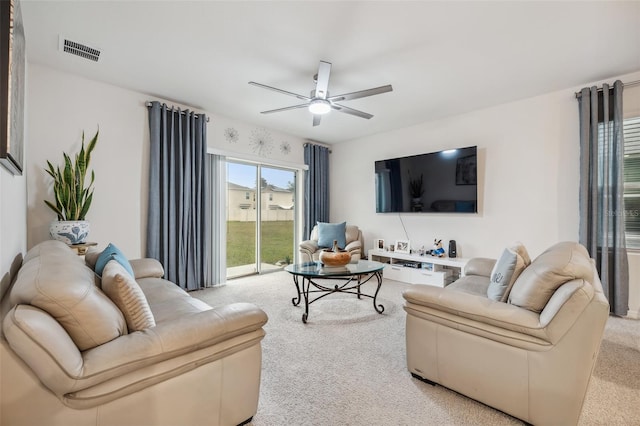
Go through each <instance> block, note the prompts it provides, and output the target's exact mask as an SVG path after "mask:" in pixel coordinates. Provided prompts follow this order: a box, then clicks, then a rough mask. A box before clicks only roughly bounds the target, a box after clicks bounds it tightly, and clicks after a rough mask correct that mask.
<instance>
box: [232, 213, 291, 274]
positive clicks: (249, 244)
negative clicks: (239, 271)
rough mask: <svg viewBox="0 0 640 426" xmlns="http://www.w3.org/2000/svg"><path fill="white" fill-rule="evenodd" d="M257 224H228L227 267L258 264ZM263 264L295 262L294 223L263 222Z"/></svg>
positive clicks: (289, 221)
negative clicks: (282, 261)
mask: <svg viewBox="0 0 640 426" xmlns="http://www.w3.org/2000/svg"><path fill="white" fill-rule="evenodd" d="M255 246H256V223H255V222H227V267H233V266H240V265H248V264H253V263H256V256H255ZM261 257H262V262H263V263H271V264H274V263H276V262H278V261H279V260H286V259H287V258H288V259H289V261H290V262H291V261H293V221H292V220H288V221H274V222H262V256H261Z"/></svg>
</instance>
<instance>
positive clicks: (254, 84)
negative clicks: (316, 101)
mask: <svg viewBox="0 0 640 426" xmlns="http://www.w3.org/2000/svg"><path fill="white" fill-rule="evenodd" d="M249 84H251V85H253V86H258V87H262V88H263V89H269V90H273V91H274V92H278V93H282V94H283V95H289V96H295V97H296V98H298V99H302V100H303V101H310V100H311V98H310V97H308V96H302V95H298V94H297V93H293V92H287V91H286V90H282V89H276V88H275V87H271V86H267V85H266V84H260V83H256V82H255V81H250V82H249Z"/></svg>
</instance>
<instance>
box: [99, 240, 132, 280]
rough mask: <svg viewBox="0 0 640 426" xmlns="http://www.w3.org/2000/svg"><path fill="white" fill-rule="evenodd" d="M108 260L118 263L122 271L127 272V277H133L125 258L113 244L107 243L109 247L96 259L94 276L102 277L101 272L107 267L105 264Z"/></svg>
mask: <svg viewBox="0 0 640 426" xmlns="http://www.w3.org/2000/svg"><path fill="white" fill-rule="evenodd" d="M110 260H116V261H118V263H120V264H121V265H122V266H123V267H124V269H126V270H127V272H128V273H129V275H131V276H132V277H133V276H134V274H133V269H132V268H131V264H130V263H129V261H128V260H127V257H126V256H125V255H124V253H122V251H121V250H120V249H119V248H118V247H116V246H115V244H113V243H109V245H108V246H107V247H106V248H105V249H104V250H103V251H102V253H100V255H99V256H98V258H97V259H96V267H95V272H96V274H98V275H99V276H102V271H103V270H104V267H105V266H107V263H108V262H109V261H110Z"/></svg>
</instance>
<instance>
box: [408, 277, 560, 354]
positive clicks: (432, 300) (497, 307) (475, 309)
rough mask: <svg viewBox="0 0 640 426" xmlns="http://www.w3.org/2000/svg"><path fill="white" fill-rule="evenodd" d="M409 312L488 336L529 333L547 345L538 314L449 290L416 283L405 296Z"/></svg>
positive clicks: (547, 339)
mask: <svg viewBox="0 0 640 426" xmlns="http://www.w3.org/2000/svg"><path fill="white" fill-rule="evenodd" d="M402 296H403V297H404V299H405V300H406V302H407V303H406V304H405V310H406V311H407V313H409V314H411V313H415V314H417V315H418V316H422V315H426V316H428V317H433V318H436V319H441V320H447V321H452V322H454V323H457V324H458V325H460V324H465V325H471V327H472V328H474V329H476V330H478V331H480V332H482V333H488V334H492V333H493V334H501V335H503V334H507V335H511V336H513V335H514V333H515V334H526V335H528V336H531V337H534V338H535V339H532V340H536V341H538V343H542V342H548V341H549V337H548V336H547V334H546V331H545V328H544V327H543V326H542V325H541V324H540V315H539V314H537V313H536V312H532V311H529V310H527V309H523V308H520V307H518V306H515V305H510V304H508V303H504V302H498V301H494V300H491V299H488V298H486V297H483V296H478V295H474V294H470V293H463V292H459V291H450V290H447V289H446V288H440V287H434V286H425V285H417V284H414V285H412V286H411V287H409V289H407V290H405V291H404V292H403V293H402Z"/></svg>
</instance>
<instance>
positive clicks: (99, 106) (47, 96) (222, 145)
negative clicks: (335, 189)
mask: <svg viewBox="0 0 640 426" xmlns="http://www.w3.org/2000/svg"><path fill="white" fill-rule="evenodd" d="M28 77H29V83H30V84H29V88H28V91H27V103H28V105H29V109H30V113H29V118H28V120H27V127H28V133H29V143H30V147H31V148H30V156H29V161H28V164H27V167H28V172H29V174H28V180H27V186H28V189H29V190H28V210H27V222H28V236H27V241H28V247H29V248H30V247H32V246H33V245H35V244H37V243H38V242H40V241H43V240H46V239H49V234H48V229H49V223H50V222H51V221H52V220H55V219H56V217H55V214H54V213H53V212H52V211H51V210H50V209H49V208H48V207H46V205H45V204H44V201H43V200H44V199H51V196H52V195H51V194H52V192H51V189H50V185H51V182H50V178H49V176H48V175H47V174H46V173H45V172H44V167H45V166H46V160H50V161H51V162H52V163H53V164H57V163H59V162H61V161H62V151H65V152H68V153H75V152H76V151H77V150H78V149H79V147H80V141H81V134H82V131H83V130H84V131H85V137H86V138H90V137H91V136H93V134H94V133H95V131H96V129H97V128H98V126H100V138H99V140H98V145H97V146H96V149H95V151H94V154H93V156H92V160H91V168H93V169H94V170H95V173H96V183H95V194H94V199H93V205H92V207H91V210H90V211H89V214H88V215H87V220H88V221H89V222H90V223H91V233H90V235H89V240H90V241H96V242H98V243H99V244H100V245H101V246H105V245H106V244H108V243H109V242H114V243H115V244H116V245H118V246H119V247H120V248H121V249H122V250H123V251H124V253H125V254H126V255H127V256H128V257H131V258H134V257H138V256H141V255H143V254H144V251H145V233H146V223H147V220H146V199H147V186H148V183H147V179H148V151H149V150H148V144H149V125H148V114H147V108H146V107H145V103H146V102H147V101H150V100H160V101H161V102H162V100H161V99H158V98H156V97H153V96H150V95H146V94H144V93H139V92H135V91H132V90H127V89H124V88H120V87H115V86H111V85H108V84H104V83H100V82H96V81H92V80H87V79H84V78H81V77H77V76H75V75H72V74H68V73H63V72H59V71H56V70H54V69H52V68H48V67H44V66H41V65H37V64H30V65H29V71H28ZM212 90H215V88H212ZM166 103H167V104H168V105H176V104H175V103H172V102H169V101H167V102H166ZM207 115H208V116H210V122H209V124H208V126H207V139H208V145H209V146H210V147H214V148H218V149H222V150H225V151H229V152H236V153H238V156H240V157H242V156H248V155H251V156H256V157H259V158H264V159H265V160H266V161H268V159H277V160H278V161H282V160H285V159H286V160H287V161H290V162H293V163H299V164H301V163H303V147H302V144H303V142H304V141H303V140H302V139H300V138H296V137H293V136H289V135H285V134H282V133H278V132H275V131H270V130H268V129H263V128H257V127H255V126H251V125H250V124H247V123H242V122H238V121H236V120H232V119H228V118H225V117H223V116H220V115H216V114H211V113H207ZM227 128H235V129H236V130H237V131H238V134H239V138H238V140H237V141H235V142H229V141H227V140H226V139H225V137H224V131H225V129H227ZM256 135H258V136H260V137H262V138H264V139H266V140H268V141H270V144H271V150H269V152H268V153H263V154H264V155H262V156H259V155H258V153H257V152H255V151H254V149H253V148H254V144H252V141H253V140H254V137H255V136H256ZM283 143H287V144H289V146H290V148H291V150H290V151H289V152H288V153H286V154H284V153H283V152H282V151H281V150H280V145H281V144H283ZM3 182H4V180H3ZM3 197H4V193H3ZM3 224H4V222H3ZM3 260H4V259H3Z"/></svg>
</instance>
